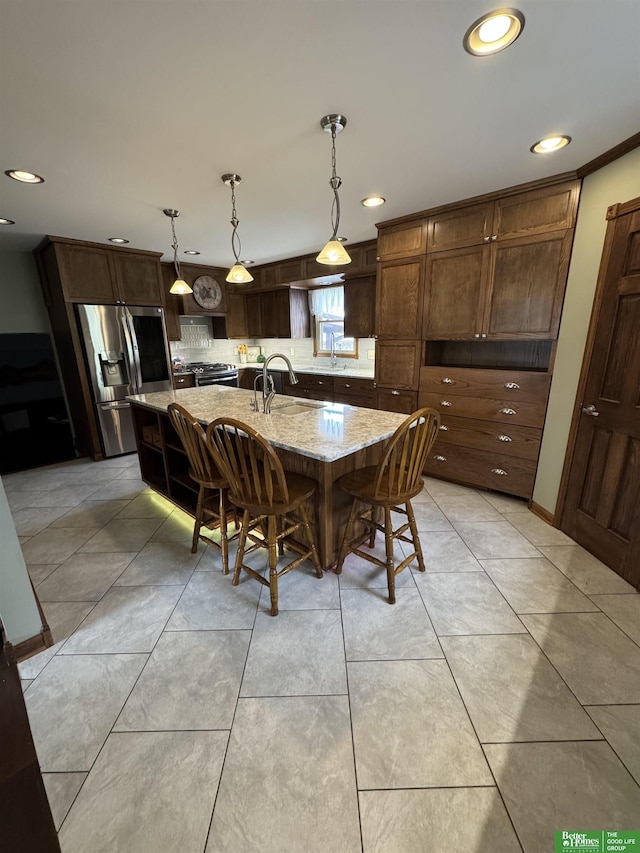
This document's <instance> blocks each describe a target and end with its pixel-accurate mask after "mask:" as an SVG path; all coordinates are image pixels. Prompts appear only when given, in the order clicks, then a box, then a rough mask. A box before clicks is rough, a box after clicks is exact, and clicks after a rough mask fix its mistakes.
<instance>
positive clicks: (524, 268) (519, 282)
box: [483, 229, 573, 340]
mask: <svg viewBox="0 0 640 853" xmlns="http://www.w3.org/2000/svg"><path fill="white" fill-rule="evenodd" d="M572 240H573V229H569V230H568V231H555V232H553V233H551V234H539V235H536V236H533V237H520V238H519V239H514V240H502V241H498V242H497V243H493V244H492V245H491V272H490V274H489V282H490V288H489V293H488V297H487V310H486V312H485V321H484V328H483V336H486V337H487V338H493V339H502V340H504V339H513V338H541V339H543V340H549V339H552V338H556V337H557V336H558V326H559V325H560V314H561V312H562V301H563V299H564V291H565V284H566V281H567V272H568V269H569V257H570V255H571V243H572Z"/></svg>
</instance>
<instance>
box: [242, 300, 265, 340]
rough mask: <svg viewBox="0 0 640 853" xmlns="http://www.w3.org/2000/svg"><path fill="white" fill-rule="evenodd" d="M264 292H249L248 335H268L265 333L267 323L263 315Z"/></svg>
mask: <svg viewBox="0 0 640 853" xmlns="http://www.w3.org/2000/svg"><path fill="white" fill-rule="evenodd" d="M264 295H265V294H264V293H247V296H246V299H247V337H249V338H262V337H268V335H266V334H265V333H264V329H265V324H264V322H263V316H262V299H263V297H264Z"/></svg>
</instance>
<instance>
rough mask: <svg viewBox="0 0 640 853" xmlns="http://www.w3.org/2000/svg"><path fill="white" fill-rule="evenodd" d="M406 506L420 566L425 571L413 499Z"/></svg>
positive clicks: (414, 548)
mask: <svg viewBox="0 0 640 853" xmlns="http://www.w3.org/2000/svg"><path fill="white" fill-rule="evenodd" d="M405 508H406V510H407V517H408V519H409V528H410V529H411V536H412V538H413V550H414V551H415V552H416V556H417V558H418V568H419V569H420V571H421V572H424V570H425V566H424V557H423V556H422V545H421V544H420V536H419V535H418V526H417V525H416V517H415V514H414V512H413V507H412V506H411V501H407V502H406V504H405Z"/></svg>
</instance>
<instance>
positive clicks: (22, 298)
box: [0, 252, 49, 334]
mask: <svg viewBox="0 0 640 853" xmlns="http://www.w3.org/2000/svg"><path fill="white" fill-rule="evenodd" d="M3 332H4V333H6V332H46V333H47V334H48V333H49V317H48V315H47V309H46V307H45V304H44V299H43V296H42V290H41V289H40V279H39V278H38V270H37V267H36V262H35V259H34V257H33V254H32V253H31V252H0V333H3Z"/></svg>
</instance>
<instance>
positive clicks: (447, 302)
mask: <svg viewBox="0 0 640 853" xmlns="http://www.w3.org/2000/svg"><path fill="white" fill-rule="evenodd" d="M490 252H491V247H490V246H485V245H481V246H469V247H467V248H465V249H453V250H451V251H449V252H434V253H433V254H431V255H428V256H427V265H426V272H425V281H426V286H425V299H424V321H423V327H422V328H423V337H424V338H425V339H432V340H433V339H435V340H455V339H463V340H464V339H466V338H479V337H480V335H481V334H482V321H483V317H484V310H485V302H486V295H487V283H488V278H489V270H490V263H489V258H490Z"/></svg>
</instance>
